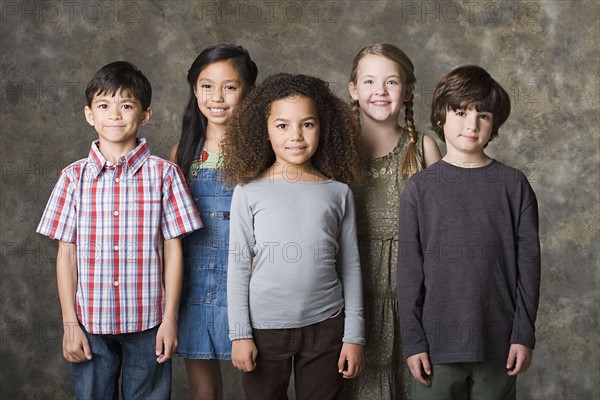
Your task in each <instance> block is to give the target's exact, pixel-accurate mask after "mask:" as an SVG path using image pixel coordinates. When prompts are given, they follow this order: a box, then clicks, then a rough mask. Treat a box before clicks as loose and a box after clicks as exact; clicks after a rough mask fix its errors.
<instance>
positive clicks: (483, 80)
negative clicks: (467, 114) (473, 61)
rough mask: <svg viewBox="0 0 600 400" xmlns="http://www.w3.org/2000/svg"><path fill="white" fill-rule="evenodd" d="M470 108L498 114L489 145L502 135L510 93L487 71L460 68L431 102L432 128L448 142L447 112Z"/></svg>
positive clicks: (442, 82)
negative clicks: (446, 136)
mask: <svg viewBox="0 0 600 400" xmlns="http://www.w3.org/2000/svg"><path fill="white" fill-rule="evenodd" d="M470 108H475V110H476V111H478V112H491V113H492V114H494V118H493V120H492V133H491V135H490V140H488V143H489V142H491V141H492V140H493V139H494V138H495V137H496V136H498V130H499V129H500V127H501V126H502V124H503V123H504V122H505V121H506V120H507V118H508V116H509V114H510V97H509V96H508V93H506V91H505V90H504V88H502V86H500V84H499V83H498V82H496V81H495V80H494V79H493V78H492V77H491V76H490V74H489V73H488V72H487V71H486V70H485V69H483V68H481V67H478V66H476V65H464V66H462V67H458V68H456V69H454V70H452V71H450V72H449V73H447V74H446V75H444V77H443V78H442V79H441V80H440V82H439V83H438V84H437V86H436V88H435V91H434V93H433V100H432V102H431V118H430V122H431V128H432V129H433V130H434V131H435V133H436V134H437V136H438V137H439V138H440V139H441V140H442V141H443V142H445V141H446V138H445V136H444V124H445V123H446V112H447V111H448V110H453V111H456V110H468V109H470ZM486 146H487V144H486Z"/></svg>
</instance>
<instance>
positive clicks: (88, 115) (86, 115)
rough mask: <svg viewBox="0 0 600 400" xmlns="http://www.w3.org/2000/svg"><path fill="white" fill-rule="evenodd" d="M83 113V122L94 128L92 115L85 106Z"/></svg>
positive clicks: (89, 109)
mask: <svg viewBox="0 0 600 400" xmlns="http://www.w3.org/2000/svg"><path fill="white" fill-rule="evenodd" d="M83 113H84V114H85V120H86V121H87V122H88V124H90V125H91V126H94V115H93V114H92V110H91V108H89V107H88V106H85V108H84V109H83Z"/></svg>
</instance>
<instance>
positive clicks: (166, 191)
mask: <svg viewBox="0 0 600 400" xmlns="http://www.w3.org/2000/svg"><path fill="white" fill-rule="evenodd" d="M162 192H163V193H162V208H163V213H162V221H161V231H162V234H163V238H164V239H165V240H169V239H173V238H175V237H178V236H182V235H185V234H187V233H190V232H193V231H195V230H196V229H200V228H202V226H203V225H202V221H201V220H200V216H199V215H198V212H197V211H196V207H195V206H194V201H193V200H192V197H191V196H190V193H189V191H188V188H187V185H186V184H185V180H184V179H183V174H182V173H181V170H180V169H179V167H178V166H176V165H174V164H171V163H169V164H167V165H166V166H165V172H164V173H163V184H162Z"/></svg>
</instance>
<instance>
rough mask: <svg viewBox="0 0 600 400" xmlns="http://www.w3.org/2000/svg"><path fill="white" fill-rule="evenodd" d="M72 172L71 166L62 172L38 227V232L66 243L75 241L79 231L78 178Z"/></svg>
mask: <svg viewBox="0 0 600 400" xmlns="http://www.w3.org/2000/svg"><path fill="white" fill-rule="evenodd" d="M72 172H73V168H70V169H68V170H67V169H65V170H63V171H62V172H61V173H60V177H59V178H58V182H57V183H56V185H55V186H54V189H53V190H52V194H51V195H50V199H49V200H48V204H47V205H46V209H45V210H44V214H43V215H42V219H41V221H40V223H39V225H38V227H37V229H36V232H37V233H40V234H42V235H44V236H48V237H49V238H50V239H54V240H61V241H63V242H66V243H75V242H76V233H77V207H76V204H77V201H76V187H77V180H76V174H74V173H72Z"/></svg>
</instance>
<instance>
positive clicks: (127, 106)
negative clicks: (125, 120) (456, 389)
mask: <svg viewBox="0 0 600 400" xmlns="http://www.w3.org/2000/svg"><path fill="white" fill-rule="evenodd" d="M123 108H124V109H126V110H131V109H132V108H133V106H132V105H131V104H123Z"/></svg>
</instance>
